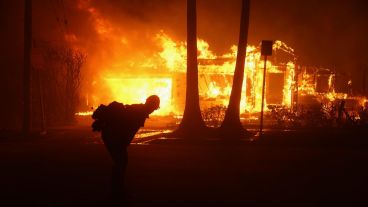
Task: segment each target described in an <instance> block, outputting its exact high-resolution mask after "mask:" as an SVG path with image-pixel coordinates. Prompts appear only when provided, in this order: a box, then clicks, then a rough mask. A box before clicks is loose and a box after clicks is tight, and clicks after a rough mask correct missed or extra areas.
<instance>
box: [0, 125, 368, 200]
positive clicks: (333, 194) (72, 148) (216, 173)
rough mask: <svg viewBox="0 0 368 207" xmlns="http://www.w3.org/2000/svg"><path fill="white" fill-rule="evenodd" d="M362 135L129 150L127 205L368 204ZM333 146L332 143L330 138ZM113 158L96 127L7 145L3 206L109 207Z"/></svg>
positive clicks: (159, 144)
mask: <svg viewBox="0 0 368 207" xmlns="http://www.w3.org/2000/svg"><path fill="white" fill-rule="evenodd" d="M365 138H367V139H368V136H367V137H365V135H364V134H361V133H360V132H359V133H358V132H349V133H340V132H333V133H332V132H331V133H328V132H326V131H321V132H313V133H312V132H308V131H307V132H299V133H286V132H275V133H273V134H269V135H267V136H265V137H264V138H263V139H262V140H259V141H255V142H248V141H244V140H243V141H236V142H223V141H219V140H205V141H198V142H193V141H183V140H175V139H173V140H172V139H154V140H153V141H151V142H149V143H142V142H139V141H138V142H136V143H135V144H132V145H131V146H130V147H129V164H128V169H127V175H126V191H127V198H126V201H125V205H124V206H183V207H184V206H187V207H189V206H224V207H225V206H229V207H231V206H367V205H368V185H367V184H368V182H367V181H368V174H367V173H368V167H367V161H368V150H367V149H368V147H367V146H368V145H367V142H366V141H364V140H365ZM320 140H323V141H320ZM111 164H112V163H111V160H110V158H109V156H108V154H107V152H106V151H105V149H104V146H103V145H102V144H101V143H100V141H99V138H98V134H94V133H92V132H90V129H89V128H84V127H78V128H69V129H54V130H51V131H50V132H49V133H48V134H47V135H45V136H36V137H33V138H27V139H12V138H11V137H6V138H2V139H1V140H0V166H1V168H0V198H1V199H0V206H108V203H109V202H108V197H109V182H110V173H111V172H110V171H111Z"/></svg>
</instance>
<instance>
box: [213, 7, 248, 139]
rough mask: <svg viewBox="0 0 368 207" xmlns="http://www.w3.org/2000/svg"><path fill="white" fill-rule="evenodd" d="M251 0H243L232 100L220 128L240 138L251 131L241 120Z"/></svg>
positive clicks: (224, 133)
mask: <svg viewBox="0 0 368 207" xmlns="http://www.w3.org/2000/svg"><path fill="white" fill-rule="evenodd" d="M249 10H250V0H243V3H242V11H241V20H240V36H239V44H238V53H237V59H236V66H235V72H234V79H233V86H232V90H231V95H230V101H229V105H228V108H227V110H226V114H225V119H224V121H223V123H222V125H221V127H220V129H219V131H220V132H221V135H222V136H228V137H231V138H239V137H241V136H248V135H249V133H248V132H247V130H246V129H244V128H243V126H242V124H241V122H240V100H241V93H242V86H243V79H244V65H245V57H246V50H247V39H248V26H249Z"/></svg>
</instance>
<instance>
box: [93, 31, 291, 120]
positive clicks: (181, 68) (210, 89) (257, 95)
mask: <svg viewBox="0 0 368 207" xmlns="http://www.w3.org/2000/svg"><path fill="white" fill-rule="evenodd" d="M153 40H154V42H155V44H157V46H158V48H160V50H159V51H157V52H156V55H154V56H153V57H150V58H147V60H146V61H142V62H141V63H139V64H138V63H135V64H134V67H135V70H142V68H143V69H144V74H145V75H144V77H141V74H137V73H134V72H130V73H118V72H115V73H114V72H104V73H102V74H101V75H100V81H99V82H100V83H101V84H103V85H105V86H107V88H108V91H104V92H99V93H108V94H109V95H108V96H107V95H106V94H94V95H92V96H91V97H96V96H97V97H98V96H100V97H105V98H95V100H90V101H89V102H92V104H93V105H99V104H100V103H101V102H108V101H111V100H117V101H121V102H123V103H126V104H131V103H142V102H144V100H145V98H146V97H147V96H149V95H151V94H157V95H158V96H159V97H160V98H161V103H162V105H161V106H162V107H161V109H160V110H159V111H158V112H156V114H157V115H168V114H171V113H173V114H182V113H183V107H178V105H183V104H182V103H184V101H185V100H184V97H185V95H184V91H185V84H186V83H185V72H186V42H175V41H174V40H172V39H171V38H170V37H169V36H168V35H166V34H165V33H164V32H162V31H161V32H159V33H158V34H156V35H155V37H154V38H153ZM197 43H198V62H199V66H198V70H199V81H200V83H199V89H200V97H201V100H210V101H209V102H208V101H202V102H201V105H202V108H206V107H210V106H212V105H225V106H226V105H227V104H228V100H229V96H230V92H231V83H232V76H233V72H234V69H235V63H236V51H237V47H236V46H235V45H234V46H232V47H231V48H230V52H229V53H227V54H223V55H215V54H214V52H212V51H211V50H210V46H209V44H208V43H207V42H206V41H204V40H202V39H198V40H197ZM280 48H281V49H282V50H283V51H287V52H288V53H292V52H293V50H292V49H291V48H289V47H287V45H286V44H285V43H283V42H281V41H276V46H275V47H274V49H280ZM263 63H264V61H263V60H262V57H261V54H260V48H259V47H257V46H252V45H248V46H247V58H246V62H245V73H244V84H243V89H242V91H243V95H242V100H241V112H242V113H244V112H252V113H253V112H259V111H260V110H261V98H262V97H261V94H262V80H263V65H264V64H263ZM147 68H148V69H147ZM157 68H159V70H157ZM294 71H295V63H294V62H292V61H290V62H288V63H287V64H286V66H282V67H281V66H279V65H276V64H274V63H273V62H271V61H267V72H268V74H275V73H276V74H283V75H284V84H283V85H284V86H283V88H282V89H281V92H282V95H281V96H282V102H280V104H284V105H286V106H290V105H291V101H292V100H291V97H292V91H293V87H294V76H295V72H294ZM134 74H137V75H134ZM266 87H268V86H267V85H266ZM174 91H176V92H175V93H174ZM178 94H179V95H178ZM106 97H108V98H106ZM104 99H105V100H104ZM265 99H266V103H267V93H266V98H265ZM97 102H98V103H97ZM266 106H267V104H265V110H267V107H266Z"/></svg>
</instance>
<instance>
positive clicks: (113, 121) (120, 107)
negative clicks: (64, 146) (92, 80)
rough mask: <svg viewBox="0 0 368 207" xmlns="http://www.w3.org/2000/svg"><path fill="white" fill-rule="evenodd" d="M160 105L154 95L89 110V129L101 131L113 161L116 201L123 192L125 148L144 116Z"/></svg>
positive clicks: (113, 188) (125, 164)
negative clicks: (91, 122)
mask: <svg viewBox="0 0 368 207" xmlns="http://www.w3.org/2000/svg"><path fill="white" fill-rule="evenodd" d="M159 105H160V99H159V97H158V96H156V95H153V96H150V97H148V98H147V99H146V103H145V104H132V105H124V104H122V103H118V102H115V101H114V102H112V103H110V104H109V105H108V106H105V105H101V106H100V107H98V109H96V111H95V112H94V113H93V115H92V118H93V119H95V121H94V123H93V124H92V128H93V131H101V136H102V140H103V142H104V144H105V146H106V148H107V150H108V152H109V153H110V156H111V158H112V160H113V161H114V165H113V169H112V182H111V187H112V196H113V199H114V200H115V201H118V200H119V199H120V198H121V197H122V195H123V183H124V174H125V169H126V166H127V163H128V153H127V147H128V146H129V144H130V142H131V141H132V140H133V138H134V136H135V134H136V133H137V132H138V130H139V128H140V127H142V126H144V122H145V120H146V118H148V116H149V114H151V113H152V112H153V111H155V110H157V109H158V108H159Z"/></svg>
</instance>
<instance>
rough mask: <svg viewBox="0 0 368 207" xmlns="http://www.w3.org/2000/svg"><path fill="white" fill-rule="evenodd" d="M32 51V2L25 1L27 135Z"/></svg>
mask: <svg viewBox="0 0 368 207" xmlns="http://www.w3.org/2000/svg"><path fill="white" fill-rule="evenodd" d="M31 50H32V0H24V71H23V127H22V131H23V133H24V134H25V135H27V134H29V133H30V131H31Z"/></svg>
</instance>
